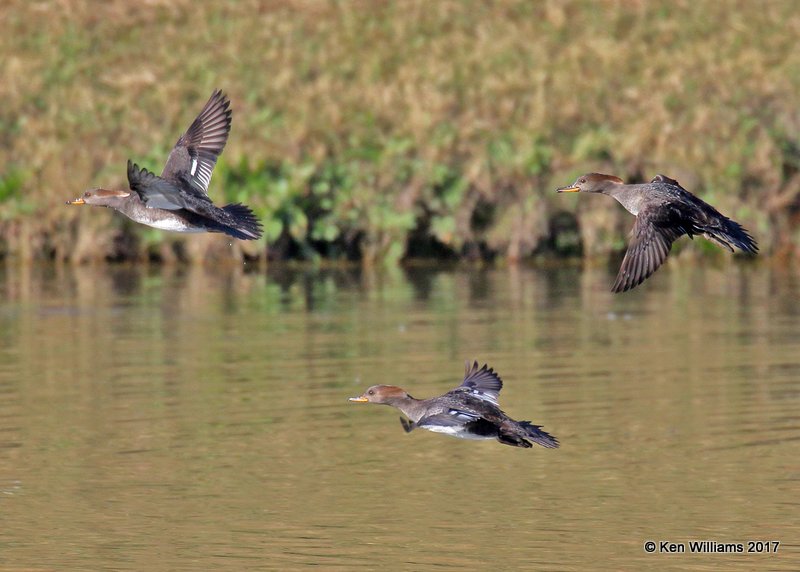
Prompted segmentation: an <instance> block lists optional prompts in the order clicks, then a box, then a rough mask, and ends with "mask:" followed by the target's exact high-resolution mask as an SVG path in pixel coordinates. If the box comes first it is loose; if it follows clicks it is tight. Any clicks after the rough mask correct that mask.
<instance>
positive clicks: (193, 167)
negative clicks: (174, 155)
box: [189, 159, 197, 177]
mask: <svg viewBox="0 0 800 572" xmlns="http://www.w3.org/2000/svg"><path fill="white" fill-rule="evenodd" d="M195 171H197V159H192V169H191V171H189V174H191V175H192V177H194V173H195Z"/></svg>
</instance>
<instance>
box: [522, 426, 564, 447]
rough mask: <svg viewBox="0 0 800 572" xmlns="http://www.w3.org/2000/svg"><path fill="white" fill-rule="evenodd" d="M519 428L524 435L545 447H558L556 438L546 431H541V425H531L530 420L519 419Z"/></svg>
mask: <svg viewBox="0 0 800 572" xmlns="http://www.w3.org/2000/svg"><path fill="white" fill-rule="evenodd" d="M519 428H520V429H521V430H522V432H524V435H523V436H524V437H525V438H526V439H530V440H531V441H533V442H534V443H536V444H537V445H541V446H542V447H545V448H547V449H558V446H559V443H558V439H556V438H555V437H553V436H552V435H551V434H550V433H548V432H547V431H543V430H542V427H541V425H533V424H532V423H531V422H530V421H520V422H519Z"/></svg>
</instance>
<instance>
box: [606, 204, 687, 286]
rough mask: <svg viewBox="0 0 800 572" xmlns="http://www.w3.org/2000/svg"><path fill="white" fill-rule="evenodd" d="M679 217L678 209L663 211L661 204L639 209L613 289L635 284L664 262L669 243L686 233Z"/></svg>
mask: <svg viewBox="0 0 800 572" xmlns="http://www.w3.org/2000/svg"><path fill="white" fill-rule="evenodd" d="M657 217H658V218H657ZM680 219H681V217H680V216H679V213H677V212H675V213H670V212H668V213H666V215H664V211H663V206H659V207H656V208H653V209H643V210H641V211H639V214H638V216H637V217H636V222H634V223H633V230H632V231H631V240H630V243H629V244H628V250H627V252H626V253H625V258H623V259H622V266H620V269H619V274H617V279H616V281H615V282H614V286H612V288H611V291H612V292H625V291H626V290H630V289H631V288H634V287H635V286H638V285H639V284H641V283H642V282H644V281H645V280H646V279H647V278H648V277H650V276H651V275H652V274H653V272H655V271H656V270H657V269H658V267H659V266H661V264H663V262H664V260H666V258H667V254H669V249H670V248H671V247H672V243H673V242H675V240H677V239H678V238H680V237H681V236H683V235H684V234H686V233H687V229H685V228H684V227H683V226H681V223H680Z"/></svg>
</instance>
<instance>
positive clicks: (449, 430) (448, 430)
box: [422, 425, 494, 441]
mask: <svg viewBox="0 0 800 572" xmlns="http://www.w3.org/2000/svg"><path fill="white" fill-rule="evenodd" d="M422 429H427V430H428V431H433V432H434V433H444V434H445V435H450V436H451V437H457V438H459V439H469V440H470V441H485V440H487V439H494V437H484V436H482V435H473V434H472V433H467V432H466V431H464V430H463V429H459V428H458V427H442V426H441V425H431V426H425V427H422Z"/></svg>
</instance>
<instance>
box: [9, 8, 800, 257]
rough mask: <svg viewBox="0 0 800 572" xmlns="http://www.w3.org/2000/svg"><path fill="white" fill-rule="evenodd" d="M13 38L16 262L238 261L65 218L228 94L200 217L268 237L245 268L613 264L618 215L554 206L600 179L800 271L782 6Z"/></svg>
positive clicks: (199, 19) (76, 26) (510, 13)
mask: <svg viewBox="0 0 800 572" xmlns="http://www.w3.org/2000/svg"><path fill="white" fill-rule="evenodd" d="M0 21H2V22H3V23H4V34H3V35H2V36H0V61H2V64H0V66H1V67H0V70H1V71H0V73H1V74H2V75H1V76H0V80H2V81H0V92H1V93H2V94H3V105H2V106H0V158H1V159H0V250H2V252H3V253H5V254H7V255H17V256H21V257H37V256H42V257H56V258H70V259H75V260H83V259H88V258H94V257H101V258H102V257H112V258H115V257H144V256H155V257H159V258H166V259H169V258H173V257H176V256H179V257H186V258H204V257H210V256H217V255H220V256H229V255H230V248H229V246H228V244H229V242H228V241H227V240H224V239H223V238H220V237H218V236H209V237H202V236H191V237H189V238H188V239H185V238H183V237H180V236H176V235H173V234H165V233H161V232H158V231H154V230H149V229H145V228H143V227H137V226H135V225H132V224H130V223H129V222H127V221H125V220H124V218H123V217H121V216H119V215H117V216H112V213H110V212H108V211H105V210H97V209H95V210H91V211H90V209H88V208H84V209H79V208H68V207H65V206H64V205H63V203H64V201H65V200H66V199H68V198H73V197H75V196H77V195H78V194H79V193H80V192H81V191H82V190H83V189H85V188H89V187H92V186H100V185H103V186H107V187H114V186H117V187H120V188H122V187H124V186H125V185H126V181H125V161H126V159H127V158H128V157H131V158H134V159H135V160H137V161H138V162H140V163H142V164H144V165H145V166H147V167H149V168H151V169H153V170H156V171H159V170H160V168H161V165H162V164H163V160H164V158H165V157H166V154H167V152H168V150H169V149H170V148H171V146H172V144H174V142H175V140H176V139H177V137H178V135H179V134H180V133H181V132H182V130H183V129H185V128H186V127H187V126H188V124H189V123H190V122H191V120H192V119H193V118H194V115H195V114H196V113H197V112H198V111H199V109H200V108H201V107H202V105H203V103H204V102H205V100H206V99H207V97H208V95H209V94H210V93H211V91H212V90H213V89H214V88H216V87H221V88H223V89H224V90H225V91H226V92H227V93H228V94H229V96H230V97H231V100H232V102H233V108H234V123H233V130H232V133H231V138H230V140H229V142H228V146H227V148H226V150H225V153H224V155H223V156H222V160H221V161H220V163H219V166H218V169H217V171H216V172H215V176H214V178H213V180H212V183H211V189H210V193H211V196H212V198H214V199H215V200H216V201H217V202H222V201H223V200H237V201H242V202H245V203H247V204H249V205H251V206H252V207H253V208H254V210H256V212H257V213H258V215H259V216H260V217H261V218H262V219H263V220H264V224H265V229H266V231H267V232H266V238H265V239H263V241H262V242H261V243H258V244H243V243H237V244H236V245H235V247H234V248H235V252H236V253H239V254H240V255H242V256H248V257H260V256H264V255H265V254H267V253H269V255H270V256H273V257H275V258H287V257H289V258H293V257H296V258H305V259H313V258H317V257H330V258H349V259H363V260H366V261H378V260H395V259H398V258H401V257H404V256H439V257H449V258H458V257H477V256H495V255H497V256H501V257H506V258H509V259H518V258H523V257H528V256H532V255H536V254H539V253H547V252H556V253H563V252H567V253H571V252H583V253H584V254H587V255H595V254H600V255H603V254H607V253H609V252H610V251H613V250H618V249H620V248H622V247H623V246H624V240H625V234H626V232H627V229H628V228H629V226H630V224H631V220H630V218H629V215H627V213H624V211H622V209H621V208H619V206H618V205H616V204H615V203H614V202H613V201H610V200H603V199H599V198H598V197H580V198H581V199H582V200H576V199H575V198H574V197H564V196H559V195H556V194H555V193H554V192H553V189H554V188H555V187H556V186H558V185H563V184H566V183H567V182H570V181H571V180H573V179H574V177H575V176H576V175H577V174H580V173H581V172H585V171H590V170H599V171H603V172H609V173H614V174H617V175H619V176H622V177H623V178H625V179H627V180H642V179H645V178H649V177H651V176H653V175H654V174H655V173H657V172H663V173H666V174H668V175H670V176H672V177H675V178H677V179H678V180H680V181H681V182H682V183H683V184H684V186H685V187H687V188H688V189H690V190H692V191H693V192H696V193H697V194H699V195H700V196H702V197H703V198H705V199H706V200H708V201H709V202H712V203H713V204H715V205H716V206H717V207H718V208H719V209H720V210H721V211H722V212H724V213H726V214H728V215H729V216H731V217H734V218H736V219H737V220H739V221H740V222H741V223H742V224H744V225H745V226H746V227H748V228H749V229H751V230H752V231H753V233H754V235H755V236H757V238H758V239H759V242H760V243H761V245H762V247H764V248H765V249H766V251H768V252H769V251H772V252H796V251H797V250H798V247H799V246H800V231H799V230H798V226H799V225H798V223H800V174H799V173H800V169H799V168H798V167H800V111H798V110H799V109H800V107H799V106H798V103H799V102H798V96H797V94H798V93H800V52H799V51H798V50H797V38H798V37H800V12H798V10H797V9H796V3H794V2H792V1H791V0H786V1H773V2H766V3H755V2H748V1H744V0H742V1H739V2H736V1H731V2H712V1H697V0H695V1H664V2H659V1H648V2H634V1H630V2H625V1H614V2H611V1H608V2H594V1H574V2H569V1H564V2H555V1H552V2H544V1H543V2H528V1H461V0H442V1H430V0H406V1H400V0H398V1H394V2H389V1H369V0H364V1H340V2H326V1H322V0H319V1H314V0H307V1H300V0H296V1H288V0H287V1H277V0H276V1H264V2H256V1H250V2H247V1H243V2H236V3H230V4H229V3H218V2H190V1H189V0H170V1H160V0H152V1H150V2H145V3H130V2H126V1H123V0H118V1H111V2H104V3H97V2H91V1H77V0H62V1H60V2H56V1H42V2H25V1H17V0H10V1H9V2H5V3H3V4H2V5H0ZM594 199H597V200H594ZM576 229H578V230H576Z"/></svg>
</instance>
